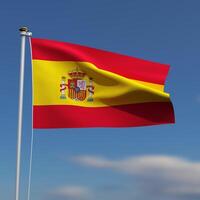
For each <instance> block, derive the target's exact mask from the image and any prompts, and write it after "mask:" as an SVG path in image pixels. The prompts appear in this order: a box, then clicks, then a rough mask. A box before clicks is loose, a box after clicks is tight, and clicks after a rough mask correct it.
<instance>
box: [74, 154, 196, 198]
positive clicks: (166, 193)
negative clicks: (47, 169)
mask: <svg viewBox="0 0 200 200" xmlns="http://www.w3.org/2000/svg"><path fill="white" fill-rule="evenodd" d="M73 161H74V162H76V163H79V164H81V165H85V166H90V167H95V168H107V169H111V170H114V171H118V172H122V173H127V174H129V175H132V176H135V177H137V181H138V184H139V185H140V187H141V190H143V192H144V190H145V193H151V195H152V196H154V197H155V196H156V195H158V194H159V195H161V196H162V197H163V198H164V197H173V198H174V199H180V198H181V199H182V198H183V197H184V199H185V198H186V197H188V198H186V199H190V198H191V197H193V199H199V198H200V162H191V161H189V160H185V159H181V158H177V157H170V156H140V157H129V158H126V159H121V160H108V159H105V158H101V157H95V156H77V157H74V158H73ZM194 196H195V198H194Z"/></svg>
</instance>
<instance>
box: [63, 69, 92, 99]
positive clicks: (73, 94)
mask: <svg viewBox="0 0 200 200" xmlns="http://www.w3.org/2000/svg"><path fill="white" fill-rule="evenodd" d="M68 74H69V76H70V77H71V79H68V80H66V77H65V76H62V77H61V83H60V99H67V96H66V90H67V89H68V97H69V98H70V99H73V100H75V101H84V100H85V99H86V97H87V101H93V95H94V85H93V79H92V78H91V77H89V81H88V83H87V81H86V80H84V78H85V76H86V73H84V72H82V71H80V70H79V69H78V67H77V68H76V69H75V70H73V71H71V72H69V73H68Z"/></svg>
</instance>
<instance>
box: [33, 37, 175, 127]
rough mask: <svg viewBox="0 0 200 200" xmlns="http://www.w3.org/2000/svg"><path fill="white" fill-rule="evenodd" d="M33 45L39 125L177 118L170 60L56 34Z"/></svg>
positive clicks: (152, 122) (104, 124) (158, 121)
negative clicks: (169, 89)
mask: <svg viewBox="0 0 200 200" xmlns="http://www.w3.org/2000/svg"><path fill="white" fill-rule="evenodd" d="M31 46H32V59H33V61H32V63H33V127H34V128H69V127H73V128H77V127H132V126H146V125H157V124H166V123H174V112H173V106H172V103H171V101H170V96H169V94H168V93H165V92H164V84H165V80H166V76H167V73H168V70H169V66H168V65H165V64H159V63H155V62H150V61H145V60H142V59H138V58H133V57H129V56H125V55H121V54H117V53H112V52H108V51H104V50H99V49H94V48H90V47H86V46H81V45H77V44H71V43H66V42H58V41H52V40H44V39H36V38H32V39H31Z"/></svg>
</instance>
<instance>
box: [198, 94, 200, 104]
mask: <svg viewBox="0 0 200 200" xmlns="http://www.w3.org/2000/svg"><path fill="white" fill-rule="evenodd" d="M197 102H198V103H200V94H199V95H197Z"/></svg>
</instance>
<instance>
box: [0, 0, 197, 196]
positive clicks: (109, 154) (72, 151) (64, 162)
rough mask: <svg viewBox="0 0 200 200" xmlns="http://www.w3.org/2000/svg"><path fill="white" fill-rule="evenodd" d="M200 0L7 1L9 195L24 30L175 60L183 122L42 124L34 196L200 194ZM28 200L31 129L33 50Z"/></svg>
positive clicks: (0, 85)
mask: <svg viewBox="0 0 200 200" xmlns="http://www.w3.org/2000/svg"><path fill="white" fill-rule="evenodd" d="M199 7H200V2H199V1H198V0H192V1H189V0H176V1H174V0H168V1H164V0H154V1H148V0H125V1H118V0H115V1H114V0H101V1H97V0H96V1H94V0H93V1H92V0H84V1H81V0H79V1H72V0H65V1H64V0H59V1H46V0H43V1H39V0H34V1H24V0H21V1H20V2H19V1H11V0H7V1H3V0H2V1H1V6H0V24H1V37H0V44H1V45H0V49H1V59H0V66H1V67H0V69H1V73H0V76H1V78H0V90H1V98H0V105H1V112H0V133H1V140H0V199H4V200H10V199H13V197H14V187H15V155H16V135H17V113H18V89H19V88H18V82H19V60H20V36H19V32H18V28H19V27H20V26H22V25H27V26H29V28H30V29H31V31H32V32H33V37H40V38H48V39H55V40H61V41H69V42H72V43H78V44H83V45H88V46H92V47H96V48H100V49H106V50H110V51H114V52H118V53H121V54H127V55H130V56H135V57H139V58H143V59H147V60H152V61H158V62H161V63H169V64H170V65H171V70H170V73H169V76H168V79H167V85H166V91H167V92H169V93H170V94H171V98H172V101H173V104H174V108H175V113H176V124H175V125H163V126H154V127H141V128H125V129H62V130H37V131H35V132H34V149H33V178H32V192H31V199H34V200H47V199H50V200H55V199H56V200H68V199H72V200H85V199H89V200H91V199H96V200H100V199H104V200H107V199H109V200H112V199H113V200H114V199H115V200H118V199H122V198H124V199H127V200H129V199H137V200H146V199H148V200H149V199H150V200H151V199H154V200H157V199H159V200H160V199H162V200H168V199H170V200H180V199H181V200H182V199H184V200H196V199H199V198H200V192H199V187H200V175H199V174H200V157H199V141H200V135H199V132H200V128H199V113H200V84H199V74H200V67H199V66H200V59H199V52H200V40H199V35H200V21H199V19H200V12H199ZM26 53H27V54H26V70H25V91H24V121H23V122H24V125H23V144H22V176H21V180H22V182H21V191H22V192H21V200H25V199H26V191H27V183H28V161H29V153H30V138H31V61H30V53H29V45H28V44H27V49H26Z"/></svg>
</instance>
